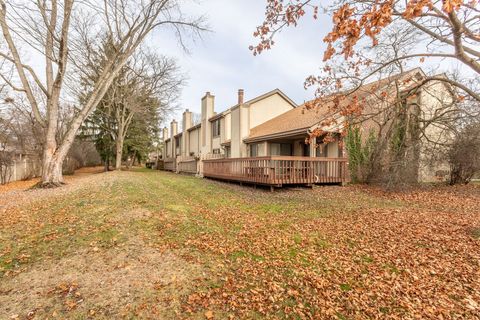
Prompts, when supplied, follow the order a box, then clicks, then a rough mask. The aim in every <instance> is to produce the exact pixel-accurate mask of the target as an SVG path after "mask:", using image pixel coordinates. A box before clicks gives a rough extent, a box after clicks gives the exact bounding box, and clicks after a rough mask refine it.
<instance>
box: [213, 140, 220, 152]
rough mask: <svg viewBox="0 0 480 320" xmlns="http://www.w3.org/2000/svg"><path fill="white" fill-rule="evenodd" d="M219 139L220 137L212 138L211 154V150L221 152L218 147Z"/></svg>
mask: <svg viewBox="0 0 480 320" xmlns="http://www.w3.org/2000/svg"><path fill="white" fill-rule="evenodd" d="M220 137H221V136H218V137H215V138H212V152H213V149H220V150H221V146H220V143H221V138H220Z"/></svg>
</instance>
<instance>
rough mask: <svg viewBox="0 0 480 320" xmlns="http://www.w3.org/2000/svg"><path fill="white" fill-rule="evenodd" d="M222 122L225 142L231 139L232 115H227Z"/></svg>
mask: <svg viewBox="0 0 480 320" xmlns="http://www.w3.org/2000/svg"><path fill="white" fill-rule="evenodd" d="M223 121H224V133H225V139H224V141H225V140H230V139H232V115H231V113H230V112H229V113H227V114H226V115H225V117H224V118H223Z"/></svg>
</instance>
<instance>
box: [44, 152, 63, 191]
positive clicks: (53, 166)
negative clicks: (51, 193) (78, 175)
mask: <svg viewBox="0 0 480 320" xmlns="http://www.w3.org/2000/svg"><path fill="white" fill-rule="evenodd" d="M64 160H65V156H63V157H62V156H60V155H59V154H56V153H54V152H51V149H49V148H46V150H45V151H44V153H43V161H42V181H41V182H40V187H42V188H54V187H59V186H61V185H62V184H64V181H63V174H62V168H63V161H64Z"/></svg>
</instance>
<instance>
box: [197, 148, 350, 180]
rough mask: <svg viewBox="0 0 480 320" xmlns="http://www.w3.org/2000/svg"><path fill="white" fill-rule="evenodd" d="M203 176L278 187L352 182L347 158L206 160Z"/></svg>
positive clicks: (275, 157) (283, 157)
mask: <svg viewBox="0 0 480 320" xmlns="http://www.w3.org/2000/svg"><path fill="white" fill-rule="evenodd" d="M203 176H204V177H208V178H215V179H222V180H230V181H240V182H247V183H252V184H262V185H270V186H278V187H280V186H283V185H293V184H295V185H300V184H302V185H313V184H326V183H345V182H347V181H348V180H349V177H348V167H347V159H346V158H313V157H312V158H310V157H286V156H269V157H254V158H224V159H212V160H204V161H203Z"/></svg>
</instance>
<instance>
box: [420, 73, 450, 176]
mask: <svg viewBox="0 0 480 320" xmlns="http://www.w3.org/2000/svg"><path fill="white" fill-rule="evenodd" d="M420 104H421V118H422V119H423V120H427V121H428V120H430V119H432V118H433V117H435V116H437V115H436V114H435V111H438V110H442V109H445V108H448V107H450V105H451V104H452V96H451V95H450V93H449V91H448V90H447V89H446V88H445V86H444V84H443V83H440V82H432V83H431V84H430V85H429V86H425V88H424V89H422V91H421V94H420ZM445 106H447V107H445ZM450 108H452V111H453V108H454V107H453V106H451V107H450ZM425 136H426V137H427V138H428V140H430V141H435V142H436V143H437V144H446V145H448V144H449V143H450V142H451V141H452V140H453V131H451V130H449V129H448V128H446V127H445V126H439V125H430V126H427V127H426V128H425ZM427 138H422V141H421V145H420V155H419V157H420V159H419V160H420V161H419V173H418V174H419V181H422V182H434V181H438V178H437V174H439V173H441V172H443V173H446V172H448V171H449V170H450V167H449V165H448V163H447V161H446V160H445V159H444V158H443V157H441V155H443V154H444V153H445V151H446V150H445V149H444V148H442V147H440V146H439V145H437V146H436V147H435V148H436V149H435V150H433V149H432V148H433V146H434V145H435V143H433V144H432V143H431V142H429V141H427ZM432 154H438V155H439V156H438V157H437V158H435V157H432Z"/></svg>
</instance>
